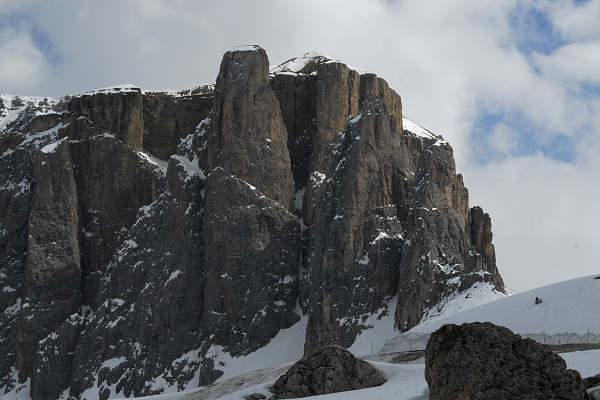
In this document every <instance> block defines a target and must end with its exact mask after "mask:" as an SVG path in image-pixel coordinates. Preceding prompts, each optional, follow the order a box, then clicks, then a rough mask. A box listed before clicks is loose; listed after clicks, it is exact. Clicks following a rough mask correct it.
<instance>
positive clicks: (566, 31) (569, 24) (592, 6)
mask: <svg viewBox="0 0 600 400" xmlns="http://www.w3.org/2000/svg"><path fill="white" fill-rule="evenodd" d="M539 6H540V7H543V8H544V9H545V10H546V11H548V12H549V15H550V17H551V20H552V23H553V25H554V26H555V27H556V29H557V30H558V31H559V32H560V33H561V34H562V35H563V36H565V37H567V38H568V39H571V40H587V39H594V38H595V39H598V38H600V25H598V15H600V1H598V0H590V1H587V2H585V3H583V4H576V3H575V2H573V1H570V0H561V1H557V2H540V3H539Z"/></svg>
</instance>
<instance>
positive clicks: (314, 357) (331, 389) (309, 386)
mask: <svg viewBox="0 0 600 400" xmlns="http://www.w3.org/2000/svg"><path fill="white" fill-rule="evenodd" d="M385 381H386V379H385V377H384V375H383V373H381V371H379V370H378V369H377V368H375V367H373V366H372V365H371V364H369V363H368V362H366V361H363V360H360V359H358V358H356V357H354V356H353V355H352V353H350V352H349V351H348V350H346V349H344V348H342V347H340V346H335V345H333V346H326V347H323V348H322V349H320V350H318V351H316V352H315V353H313V354H311V355H310V356H307V357H305V358H303V359H301V360H300V361H298V362H296V363H295V364H294V365H293V366H292V367H291V368H290V369H289V370H288V371H287V372H286V373H285V374H283V375H282V376H280V377H279V379H277V381H276V382H275V384H274V385H273V386H272V387H271V389H270V390H271V391H272V392H273V393H274V394H275V395H276V397H277V398H281V399H288V398H296V397H308V396H316V395H319V394H328V393H336V392H345V391H347V390H358V389H366V388H370V387H374V386H379V385H383V384H384V383H385Z"/></svg>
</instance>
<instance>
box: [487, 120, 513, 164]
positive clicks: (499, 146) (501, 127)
mask: <svg viewBox="0 0 600 400" xmlns="http://www.w3.org/2000/svg"><path fill="white" fill-rule="evenodd" d="M487 140H488V142H489V143H490V145H491V146H490V147H492V149H494V150H495V151H496V152H497V153H499V154H501V155H504V156H507V155H510V154H511V153H513V152H515V151H516V150H517V149H518V148H519V134H518V133H517V132H516V131H515V130H514V129H512V128H511V127H509V126H507V125H505V124H504V123H502V122H500V123H498V124H496V126H495V127H494V129H493V130H492V133H491V135H490V136H489V137H488V139H487Z"/></svg>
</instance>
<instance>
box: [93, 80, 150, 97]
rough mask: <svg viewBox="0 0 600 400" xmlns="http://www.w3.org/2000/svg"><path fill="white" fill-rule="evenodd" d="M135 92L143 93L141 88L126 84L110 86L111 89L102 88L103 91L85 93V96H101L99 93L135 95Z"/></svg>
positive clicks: (96, 90)
mask: <svg viewBox="0 0 600 400" xmlns="http://www.w3.org/2000/svg"><path fill="white" fill-rule="evenodd" d="M134 92H138V93H141V92H142V90H141V89H140V87H139V86H136V85H132V84H131V83H125V84H122V85H115V86H109V87H105V88H101V89H94V90H90V91H89V92H85V93H84V95H86V96H91V95H94V94H99V93H106V94H110V93H134Z"/></svg>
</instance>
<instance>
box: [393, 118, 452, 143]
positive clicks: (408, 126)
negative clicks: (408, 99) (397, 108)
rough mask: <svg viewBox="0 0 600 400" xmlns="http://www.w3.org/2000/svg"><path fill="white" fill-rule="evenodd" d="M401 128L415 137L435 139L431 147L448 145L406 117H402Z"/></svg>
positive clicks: (439, 137)
mask: <svg viewBox="0 0 600 400" xmlns="http://www.w3.org/2000/svg"><path fill="white" fill-rule="evenodd" d="M402 127H403V128H404V130H406V131H409V132H411V133H413V134H414V135H416V136H417V137H422V138H426V139H436V142H435V143H434V144H433V146H441V145H444V144H448V142H446V141H445V140H444V139H443V138H442V137H441V136H439V135H436V134H434V133H433V132H431V131H430V130H428V129H425V128H423V127H422V126H420V125H418V124H416V123H415V122H413V121H412V120H410V119H408V118H407V117H404V116H403V117H402Z"/></svg>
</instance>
